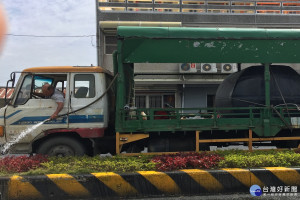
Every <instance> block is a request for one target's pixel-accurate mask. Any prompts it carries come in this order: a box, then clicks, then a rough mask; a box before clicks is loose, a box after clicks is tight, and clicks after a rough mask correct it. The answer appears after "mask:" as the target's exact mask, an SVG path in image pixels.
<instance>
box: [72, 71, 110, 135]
mask: <svg viewBox="0 0 300 200" xmlns="http://www.w3.org/2000/svg"><path fill="white" fill-rule="evenodd" d="M71 80H72V81H71V83H70V91H71V92H70V99H71V100H70V108H69V110H70V113H71V114H70V115H69V128H83V129H84V130H87V128H88V129H90V130H92V129H98V133H100V132H101V131H103V130H104V128H105V127H107V119H108V118H107V95H105V96H103V97H102V98H100V99H99V97H100V96H101V95H102V94H103V93H104V88H105V78H104V74H102V73H72V74H71ZM85 106H87V107H86V108H84V109H82V108H83V107H85ZM79 109H82V110H79ZM99 131H100V132H99ZM96 135H97V134H96ZM95 137H96V136H95Z"/></svg>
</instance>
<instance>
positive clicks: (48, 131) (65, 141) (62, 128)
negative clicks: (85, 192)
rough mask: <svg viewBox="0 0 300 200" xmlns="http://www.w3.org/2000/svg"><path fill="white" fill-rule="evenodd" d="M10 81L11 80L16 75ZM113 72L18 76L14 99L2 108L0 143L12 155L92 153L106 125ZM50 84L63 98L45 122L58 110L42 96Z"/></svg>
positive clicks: (32, 71)
mask: <svg viewBox="0 0 300 200" xmlns="http://www.w3.org/2000/svg"><path fill="white" fill-rule="evenodd" d="M11 77H13V78H12V79H11V80H10V81H12V82H14V79H15V73H13V75H12V76H11ZM111 77H112V74H111V73H110V72H109V71H107V70H106V69H104V68H101V67H93V66H92V67H78V66H62V67H35V68H28V69H25V70H23V71H22V72H21V74H20V78H19V81H18V83H17V84H16V87H15V91H14V94H13V96H12V99H11V100H10V102H8V104H7V105H6V106H5V107H3V108H1V110H0V127H1V128H0V136H1V137H0V143H1V145H2V146H4V147H5V146H6V147H7V146H9V147H10V148H9V149H7V150H9V152H10V153H22V154H23V153H42V154H48V155H62V156H65V155H83V154H93V152H95V146H96V142H95V141H96V140H97V139H100V138H103V137H104V134H105V130H106V129H107V127H108V124H109V115H110V109H113V107H114V106H113V105H111V103H112V102H113V101H109V95H112V92H111V90H112V87H111V88H108V85H109V82H110V81H111ZM45 83H48V84H50V85H51V86H53V87H54V88H55V89H56V90H60V91H61V92H63V94H64V106H63V109H62V110H61V111H60V113H59V117H58V118H56V119H54V120H47V119H49V117H50V116H51V115H52V114H53V112H54V111H55V109H56V108H57V104H56V102H55V101H54V100H52V99H48V98H42V97H41V96H42V95H39V94H42V89H41V88H42V86H43V85H44V84H45Z"/></svg>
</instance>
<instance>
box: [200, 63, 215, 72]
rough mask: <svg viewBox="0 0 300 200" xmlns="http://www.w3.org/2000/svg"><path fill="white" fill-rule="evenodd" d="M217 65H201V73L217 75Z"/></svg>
mask: <svg viewBox="0 0 300 200" xmlns="http://www.w3.org/2000/svg"><path fill="white" fill-rule="evenodd" d="M217 72H218V69H217V65H216V63H201V73H217Z"/></svg>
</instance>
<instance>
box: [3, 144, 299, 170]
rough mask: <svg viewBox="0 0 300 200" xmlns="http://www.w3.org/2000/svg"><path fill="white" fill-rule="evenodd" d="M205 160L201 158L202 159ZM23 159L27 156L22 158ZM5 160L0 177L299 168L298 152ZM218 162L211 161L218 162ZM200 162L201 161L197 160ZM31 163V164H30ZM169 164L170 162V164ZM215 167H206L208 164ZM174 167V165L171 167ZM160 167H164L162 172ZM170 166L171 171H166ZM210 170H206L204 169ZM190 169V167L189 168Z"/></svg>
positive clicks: (215, 152)
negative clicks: (179, 170)
mask: <svg viewBox="0 0 300 200" xmlns="http://www.w3.org/2000/svg"><path fill="white" fill-rule="evenodd" d="M203 156H204V157H203ZM25 157H26V156H25ZM25 157H24V156H23V157H4V158H1V159H0V176H9V175H13V174H21V175H37V174H57V173H70V174H81V173H93V172H135V171H153V170H158V171H168V170H178V169H183V168H185V166H186V167H188V166H190V164H194V165H193V166H194V167H195V168H202V169H205V168H211V167H213V168H214V169H216V168H251V167H299V166H300V150H298V151H293V150H268V151H253V152H248V151H242V150H226V151H214V152H207V153H200V154H199V155H198V154H197V153H180V154H178V155H174V154H172V155H162V156H145V155H140V156H135V157H128V156H112V157H100V156H95V157H60V158H59V157H43V156H41V155H36V156H30V157H26V158H25ZM217 157H219V158H218V159H213V158H217ZM200 158H201V159H200ZM29 161H30V162H29ZM171 161H172V162H171ZM212 162H213V163H214V165H209V164H211V163H212ZM174 163H175V164H174ZM162 166H165V167H163V168H162ZM168 166H171V167H168ZM203 166H209V167H203ZM189 168H190V167H189Z"/></svg>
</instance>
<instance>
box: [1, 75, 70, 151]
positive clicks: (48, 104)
mask: <svg viewBox="0 0 300 200" xmlns="http://www.w3.org/2000/svg"><path fill="white" fill-rule="evenodd" d="M46 82H47V83H49V84H54V79H52V78H47V76H43V75H42V76H36V75H25V76H24V78H23V80H22V82H21V84H19V87H18V86H17V88H16V92H17V94H16V96H15V97H14V99H13V101H12V105H9V106H7V108H6V112H5V123H6V137H7V141H9V142H14V141H16V140H18V151H20V152H26V151H27V148H29V146H28V145H29V144H30V143H31V142H32V141H33V140H34V139H36V138H38V137H41V136H42V135H43V134H42V135H40V134H41V133H42V132H43V130H47V129H55V128H67V127H68V123H67V117H62V118H59V119H57V120H52V121H48V122H45V123H43V124H41V125H40V126H38V127H35V129H32V128H34V125H37V124H39V123H41V122H43V121H44V120H46V119H49V117H50V116H51V115H52V114H53V112H54V111H55V109H56V107H57V104H56V102H55V101H54V100H52V99H44V98H40V97H38V96H34V95H33V94H32V93H33V92H41V87H42V85H43V84H44V83H46ZM65 102H68V99H66V100H65ZM67 112H68V104H67V103H65V104H64V108H63V110H62V111H61V113H67ZM24 133H25V134H24Z"/></svg>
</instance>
